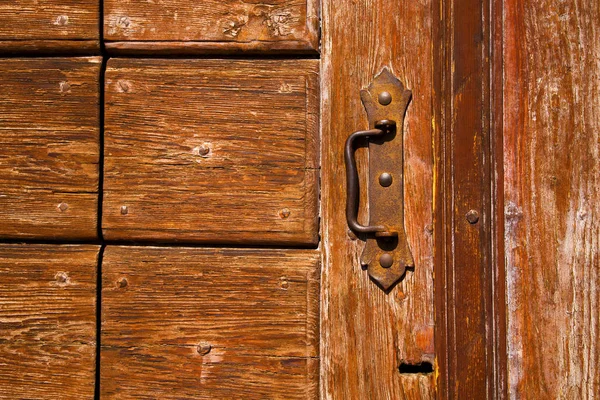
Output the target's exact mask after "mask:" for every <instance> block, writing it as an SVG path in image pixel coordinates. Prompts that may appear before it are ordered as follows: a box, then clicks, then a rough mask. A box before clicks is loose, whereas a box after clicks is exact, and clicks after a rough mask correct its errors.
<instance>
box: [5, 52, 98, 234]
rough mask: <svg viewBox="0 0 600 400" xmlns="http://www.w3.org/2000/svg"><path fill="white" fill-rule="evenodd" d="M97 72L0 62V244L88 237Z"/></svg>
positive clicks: (93, 64) (72, 62) (91, 65)
mask: <svg viewBox="0 0 600 400" xmlns="http://www.w3.org/2000/svg"><path fill="white" fill-rule="evenodd" d="M101 65H102V59H101V58H99V57H89V58H36V59H24V58H16V59H4V60H0V81H1V82H2V85H3V93H4V95H3V96H2V97H1V98H0V219H2V221H3V223H2V224H1V225H0V238H35V239H47V238H52V239H93V238H95V237H96V233H97V209H98V176H99V172H98V162H99V154H100V148H99V147H100V146H99V140H100V139H99V130H100V116H99V115H100V101H99V98H100V84H99V78H100V68H101Z"/></svg>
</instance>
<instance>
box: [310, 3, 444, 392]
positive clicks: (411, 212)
mask: <svg viewBox="0 0 600 400" xmlns="http://www.w3.org/2000/svg"><path fill="white" fill-rule="evenodd" d="M432 6H433V3H432V2H429V1H421V2H388V1H380V0H361V1H339V0H335V1H334V0H328V1H324V2H323V50H322V54H323V61H322V62H323V64H322V93H323V95H322V96H323V104H322V110H323V112H322V114H323V117H322V118H323V120H322V126H323V135H322V136H323V165H324V166H327V167H326V168H323V172H322V181H323V192H322V199H323V206H322V213H323V215H322V219H323V252H324V264H323V277H322V303H321V304H322V344H321V355H322V366H321V375H322V376H321V391H322V393H321V396H322V398H323V399H359V398H364V397H365V396H368V397H370V398H382V399H411V398H423V399H433V398H435V390H436V389H435V382H434V379H435V376H434V374H417V375H413V374H401V373H400V372H399V366H400V363H401V362H407V363H410V364H419V363H421V362H423V361H429V362H431V363H433V362H434V354H433V347H434V346H433V323H434V321H433V311H434V310H433V237H432V231H431V226H432V223H433V216H432V198H433V192H432V190H433V180H432V179H433V174H432V171H433V154H432V126H431V120H432V91H433V87H432V74H433V70H432V68H433V61H432V58H431V54H432V37H431V32H432V28H431V23H432V20H431V18H432ZM356 21H360V23H355V22H356ZM386 66H387V67H389V68H391V70H392V71H393V73H394V74H395V75H396V76H398V77H399V79H400V80H401V81H402V82H403V83H404V84H405V85H406V87H407V88H408V89H410V90H412V92H413V101H412V103H411V105H410V107H409V109H408V112H407V114H406V119H405V136H404V138H405V144H404V150H405V153H404V156H405V168H404V174H405V175H404V185H405V186H404V204H405V207H406V208H405V227H406V231H407V237H408V241H409V244H410V248H411V250H412V252H413V256H414V259H415V270H414V272H413V271H410V272H408V273H407V275H406V277H405V279H404V280H403V281H402V282H400V284H398V285H397V286H396V287H395V288H394V289H393V290H392V291H391V292H390V293H389V294H386V293H384V292H383V291H381V290H380V289H379V288H378V287H377V286H376V285H374V284H373V283H372V282H371V281H370V280H369V278H368V276H367V274H366V273H364V271H362V270H361V268H360V262H359V257H360V254H361V252H362V249H363V247H364V243H363V242H362V241H360V240H357V239H356V237H355V236H353V235H351V234H349V233H348V227H347V224H346V218H345V215H344V210H345V197H346V189H345V179H344V176H345V175H344V174H345V171H344V160H343V148H344V142H345V141H346V138H347V137H348V135H350V134H351V133H352V132H354V131H356V130H359V129H366V128H368V121H367V117H366V114H365V112H364V109H363V107H362V105H361V103H360V95H359V92H360V90H361V89H363V88H366V87H367V86H368V85H369V83H370V82H371V81H372V80H373V77H374V76H375V75H376V74H377V73H379V72H380V71H381V70H382V69H383V67H386ZM362 150H364V149H358V150H357V152H356V157H357V163H358V169H359V171H361V177H360V179H361V181H360V184H361V185H362V186H361V187H362V188H365V190H361V195H362V197H361V199H360V204H366V202H367V200H366V198H365V196H364V194H365V193H366V192H367V190H366V188H367V186H366V182H367V164H368V160H367V157H366V153H365V152H364V151H362ZM366 215H367V213H366V209H363V210H361V213H359V221H362V222H366V221H365V220H363V219H362V218H364V217H366Z"/></svg>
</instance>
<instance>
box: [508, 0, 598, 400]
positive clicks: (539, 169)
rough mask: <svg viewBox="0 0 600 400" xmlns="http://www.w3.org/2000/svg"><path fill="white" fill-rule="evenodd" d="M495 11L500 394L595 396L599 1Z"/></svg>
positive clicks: (554, 0) (520, 3)
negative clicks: (504, 288)
mask: <svg viewBox="0 0 600 400" xmlns="http://www.w3.org/2000/svg"><path fill="white" fill-rule="evenodd" d="M505 7H506V12H505V39H504V40H505V46H504V49H505V50H504V58H505V75H504V81H505V88H506V89H505V94H504V105H505V114H504V127H505V128H504V154H505V156H504V168H505V177H504V186H505V221H506V222H505V229H506V232H505V235H506V236H505V237H506V246H505V248H506V264H507V285H508V308H509V311H510V313H509V319H508V337H509V342H508V352H509V390H510V392H509V394H510V397H511V398H514V399H518V398H538V399H543V398H555V399H593V398H597V397H598V396H599V395H600V371H599V370H598V366H599V365H600V346H599V343H600V337H599V331H600V318H599V315H600V297H599V290H598V288H599V287H600V261H599V260H600V258H599V250H598V249H599V246H600V224H599V223H598V218H599V216H600V174H599V171H600V97H599V93H600V63H599V58H598V55H599V54H600V3H599V2H598V1H585V0H575V1H560V0H542V1H532V0H510V1H506V5H505Z"/></svg>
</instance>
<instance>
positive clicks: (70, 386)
mask: <svg viewBox="0 0 600 400" xmlns="http://www.w3.org/2000/svg"><path fill="white" fill-rule="evenodd" d="M99 250H100V247H99V246H92V245H81V246H74V245H26V244H21V245H16V244H15V245H8V244H0V282H2V284H1V285H0V398H3V399H16V398H36V399H39V398H56V397H57V396H58V397H60V398H63V399H82V398H92V397H93V395H94V376H95V354H96V269H97V262H98V253H99Z"/></svg>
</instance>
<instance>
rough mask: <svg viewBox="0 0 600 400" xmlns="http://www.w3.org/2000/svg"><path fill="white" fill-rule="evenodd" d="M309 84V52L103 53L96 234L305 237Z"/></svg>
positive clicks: (307, 240)
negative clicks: (280, 56)
mask: <svg viewBox="0 0 600 400" xmlns="http://www.w3.org/2000/svg"><path fill="white" fill-rule="evenodd" d="M317 86H318V62H317V61H316V60H293V61H291V60H289V61H285V60H272V61H261V60H255V61H238V60H235V61H234V60H117V59H115V60H110V61H109V63H108V69H107V73H106V114H105V164H104V169H105V175H104V196H103V198H104V206H103V221H102V228H103V232H104V237H105V238H106V239H110V240H157V241H183V242H205V243H218V242H221V243H256V244H267V243H268V244H286V245H315V244H316V243H317V242H318V172H319V170H318V168H319V154H318V153H319V150H318V148H319V140H318V133H319V128H318V124H319V122H318V114H319V112H318V104H319V97H318V96H319V90H318V87H317ZM204 151H206V152H207V153H206V154H205V153H204ZM124 207H125V208H124Z"/></svg>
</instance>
